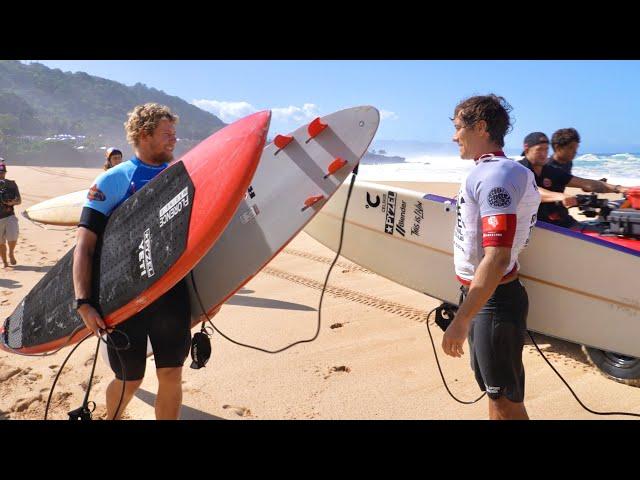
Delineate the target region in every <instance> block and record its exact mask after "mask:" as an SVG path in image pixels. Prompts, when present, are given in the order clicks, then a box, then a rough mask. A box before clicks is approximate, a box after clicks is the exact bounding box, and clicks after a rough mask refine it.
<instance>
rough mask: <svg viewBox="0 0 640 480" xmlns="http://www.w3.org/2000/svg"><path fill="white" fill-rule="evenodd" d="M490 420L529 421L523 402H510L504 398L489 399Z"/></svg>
mask: <svg viewBox="0 0 640 480" xmlns="http://www.w3.org/2000/svg"><path fill="white" fill-rule="evenodd" d="M489 419H490V420H529V415H528V414H527V409H526V408H525V406H524V402H518V403H516V402H512V401H511V400H509V399H508V398H506V397H500V398H498V399H496V400H492V399H491V398H490V399H489Z"/></svg>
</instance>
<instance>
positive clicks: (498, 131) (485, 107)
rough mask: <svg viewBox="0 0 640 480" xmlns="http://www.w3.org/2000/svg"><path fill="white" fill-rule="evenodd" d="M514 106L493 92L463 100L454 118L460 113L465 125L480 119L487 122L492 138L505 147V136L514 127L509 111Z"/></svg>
mask: <svg viewBox="0 0 640 480" xmlns="http://www.w3.org/2000/svg"><path fill="white" fill-rule="evenodd" d="M511 110H513V107H512V106H511V105H509V103H508V102H507V101H506V100H505V99H504V97H499V96H497V95H494V94H493V93H491V94H489V95H478V96H475V97H469V98H467V99H465V100H462V101H461V102H460V103H458V105H456V108H455V110H454V111H453V118H452V119H451V121H453V119H454V118H455V117H457V116H458V114H460V119H461V120H462V122H463V125H464V126H465V127H470V126H472V125H475V124H476V123H478V122H479V121H480V120H484V121H485V122H487V132H489V136H490V137H491V140H493V141H494V142H495V143H496V144H498V145H499V146H500V147H504V136H505V135H506V134H507V133H509V132H510V131H511V129H512V124H511V118H510V117H509V112H511Z"/></svg>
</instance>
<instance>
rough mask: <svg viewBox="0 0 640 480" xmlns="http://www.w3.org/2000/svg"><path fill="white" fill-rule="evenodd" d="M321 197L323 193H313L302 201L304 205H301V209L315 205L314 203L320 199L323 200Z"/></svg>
mask: <svg viewBox="0 0 640 480" xmlns="http://www.w3.org/2000/svg"><path fill="white" fill-rule="evenodd" d="M323 199H324V195H315V196H312V197H309V198H307V199H306V200H305V201H304V207H302V211H305V210H306V209H307V208H309V207H311V206H313V205H315V204H316V203H318V202H319V201H320V200H323Z"/></svg>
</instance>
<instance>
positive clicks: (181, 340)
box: [107, 280, 191, 381]
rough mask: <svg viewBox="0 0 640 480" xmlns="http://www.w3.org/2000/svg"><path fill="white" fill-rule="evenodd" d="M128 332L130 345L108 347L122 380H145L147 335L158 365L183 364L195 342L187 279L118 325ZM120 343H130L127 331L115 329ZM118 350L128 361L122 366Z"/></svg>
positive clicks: (115, 342) (115, 368)
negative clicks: (117, 349) (193, 341)
mask: <svg viewBox="0 0 640 480" xmlns="http://www.w3.org/2000/svg"><path fill="white" fill-rule="evenodd" d="M116 329H118V330H120V331H122V332H124V333H126V334H127V335H128V337H129V342H130V346H129V348H128V349H127V350H120V351H118V352H117V353H116V350H115V348H113V347H111V346H110V347H108V349H107V350H108V354H109V363H110V364H111V369H112V370H113V372H114V373H115V374H116V378H117V379H118V380H129V381H132V380H141V379H142V378H143V377H144V372H145V367H146V364H147V337H149V340H150V341H151V346H152V347H153V356H154V359H155V365H156V368H171V367H182V365H183V364H184V361H185V360H186V358H187V355H188V354H189V348H190V346H191V311H190V304H189V292H188V289H187V284H186V282H185V281H184V280H182V281H180V282H179V283H178V284H176V285H175V286H174V287H173V288H172V289H171V290H169V291H168V292H167V293H165V294H164V295H162V296H161V297H160V298H158V299H157V300H156V301H155V302H153V303H152V304H151V305H149V306H147V307H146V308H145V309H144V310H142V311H140V312H138V313H137V314H135V315H134V316H133V317H131V318H129V319H128V320H126V321H124V322H122V323H121V324H119V325H117V326H116ZM110 338H111V340H112V342H113V343H114V344H115V345H116V346H117V347H123V346H125V345H126V340H125V337H124V336H123V335H120V334H118V333H112V334H111V335H110ZM118 353H119V354H120V358H121V360H122V362H123V364H124V373H123V372H122V369H121V367H120V361H119V360H118Z"/></svg>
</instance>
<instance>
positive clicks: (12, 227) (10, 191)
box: [0, 160, 22, 268]
mask: <svg viewBox="0 0 640 480" xmlns="http://www.w3.org/2000/svg"><path fill="white" fill-rule="evenodd" d="M6 175H7V165H6V164H5V163H4V162H3V161H2V160H0V257H2V263H3V264H4V268H7V267H8V266H9V263H7V247H6V245H5V242H6V243H8V244H9V262H11V265H15V264H16V263H18V262H17V261H16V257H15V254H14V251H15V248H16V244H17V243H18V234H19V233H20V231H19V228H18V218H17V217H16V215H15V211H14V210H13V207H14V206H16V205H20V204H21V203H22V199H21V198H20V190H18V185H17V184H16V182H14V181H13V180H6V179H5V176H6Z"/></svg>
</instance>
